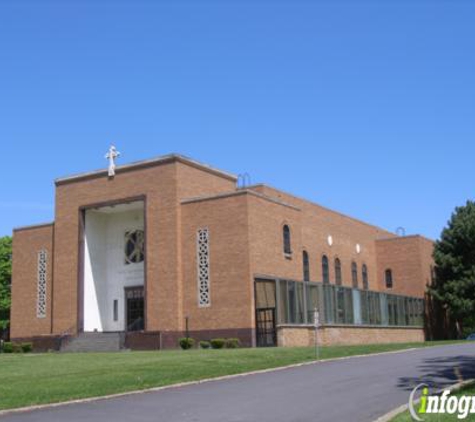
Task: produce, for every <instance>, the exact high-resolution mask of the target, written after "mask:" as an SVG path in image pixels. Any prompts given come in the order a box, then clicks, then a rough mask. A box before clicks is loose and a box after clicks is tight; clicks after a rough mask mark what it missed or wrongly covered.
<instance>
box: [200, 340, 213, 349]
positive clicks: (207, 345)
mask: <svg viewBox="0 0 475 422" xmlns="http://www.w3.org/2000/svg"><path fill="white" fill-rule="evenodd" d="M200 347H201V348H202V349H209V348H210V347H211V343H210V342H209V341H200Z"/></svg>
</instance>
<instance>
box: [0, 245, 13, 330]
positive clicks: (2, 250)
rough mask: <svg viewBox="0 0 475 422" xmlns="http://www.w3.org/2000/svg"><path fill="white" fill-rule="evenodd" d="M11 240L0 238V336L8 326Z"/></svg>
mask: <svg viewBox="0 0 475 422" xmlns="http://www.w3.org/2000/svg"><path fill="white" fill-rule="evenodd" d="M11 280H12V238H11V237H10V236H5V237H0V334H1V332H2V331H4V330H6V329H7V328H8V326H9V325H10V304H11V294H10V284H11Z"/></svg>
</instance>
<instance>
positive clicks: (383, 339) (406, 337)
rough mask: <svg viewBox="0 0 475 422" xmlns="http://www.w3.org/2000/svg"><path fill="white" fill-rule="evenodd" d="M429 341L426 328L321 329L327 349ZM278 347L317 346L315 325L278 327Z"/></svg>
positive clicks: (322, 342) (369, 327) (367, 327)
mask: <svg viewBox="0 0 475 422" xmlns="http://www.w3.org/2000/svg"><path fill="white" fill-rule="evenodd" d="M424 340H425V337H424V330H423V328H419V327H417V328H407V327H406V328H402V327H372V326H358V327H357V326H351V327H348V326H332V327H322V328H320V329H319V330H318V341H319V344H320V345H323V346H335V345H352V344H353V345H356V344H384V343H413V342H414V343H416V342H423V341H424ZM277 343H278V346H283V347H296V346H313V345H314V344H315V328H314V327H313V326H311V325H302V326H285V325H283V326H279V327H277Z"/></svg>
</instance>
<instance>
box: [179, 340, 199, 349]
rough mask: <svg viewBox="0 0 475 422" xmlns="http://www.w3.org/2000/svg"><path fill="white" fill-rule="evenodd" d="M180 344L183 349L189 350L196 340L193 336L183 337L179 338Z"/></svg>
mask: <svg viewBox="0 0 475 422" xmlns="http://www.w3.org/2000/svg"><path fill="white" fill-rule="evenodd" d="M179 344H180V347H181V348H182V349H183V350H188V349H191V348H192V347H193V346H194V345H195V340H193V339H192V338H191V337H183V338H181V339H180V340H179Z"/></svg>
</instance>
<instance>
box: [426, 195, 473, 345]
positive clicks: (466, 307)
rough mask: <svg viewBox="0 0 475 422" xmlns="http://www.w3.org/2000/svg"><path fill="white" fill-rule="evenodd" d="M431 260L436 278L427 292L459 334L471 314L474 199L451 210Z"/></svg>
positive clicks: (468, 323)
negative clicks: (450, 215)
mask: <svg viewBox="0 0 475 422" xmlns="http://www.w3.org/2000/svg"><path fill="white" fill-rule="evenodd" d="M434 260H435V263H436V280H435V283H434V285H433V286H432V289H431V291H432V293H433V294H434V296H435V297H436V298H437V299H438V300H439V301H440V302H441V303H442V304H443V305H444V306H445V307H446V308H447V311H448V313H449V316H450V318H452V319H453V320H454V321H455V322H456V324H457V331H458V334H459V336H461V335H462V330H463V327H464V325H465V326H468V325H471V324H472V323H473V316H474V315H475V202H472V201H468V202H467V204H466V205H465V206H462V207H457V208H456V209H455V212H454V213H453V214H452V217H451V219H450V220H449V222H448V225H447V227H445V228H444V230H443V231H442V235H441V238H440V240H438V241H437V242H436V245H435V249H434ZM471 328H473V327H471Z"/></svg>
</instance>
